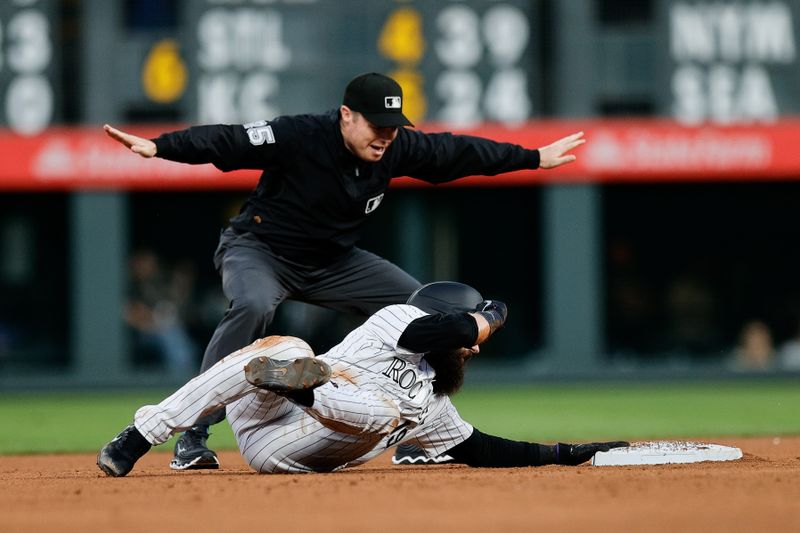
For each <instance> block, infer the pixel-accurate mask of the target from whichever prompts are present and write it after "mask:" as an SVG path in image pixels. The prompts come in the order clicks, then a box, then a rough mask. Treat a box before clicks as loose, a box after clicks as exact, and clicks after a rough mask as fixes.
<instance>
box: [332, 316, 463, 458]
mask: <svg viewBox="0 0 800 533" xmlns="http://www.w3.org/2000/svg"><path fill="white" fill-rule="evenodd" d="M425 315H426V313H425V312H423V311H421V310H420V309H418V308H416V307H414V306H411V305H405V304H401V305H391V306H388V307H385V308H383V309H381V310H380V311H378V312H377V313H375V314H374V315H372V316H371V317H370V318H369V319H368V320H367V321H366V322H365V323H364V324H363V325H361V326H360V327H358V328H356V329H355V330H353V331H352V332H351V333H350V334H349V335H347V337H345V338H344V340H343V341H342V342H341V343H339V344H338V345H336V346H334V347H333V348H332V349H331V350H329V351H328V352H327V353H325V354H322V355H320V356H319V357H321V358H323V359H325V360H326V361H327V362H328V363H329V364H331V367H332V369H333V376H332V378H331V381H332V382H333V383H335V382H336V381H337V380H347V381H350V380H352V382H355V384H356V385H357V386H358V388H359V389H362V390H363V389H369V390H371V391H373V392H374V393H376V394H379V395H380V396H381V398H382V399H383V401H384V402H385V403H386V404H387V407H390V409H387V410H383V411H381V412H376V413H375V417H376V418H377V417H384V418H385V419H384V420H380V419H379V420H376V426H380V427H383V428H385V432H386V435H385V436H384V437H383V440H382V441H381V442H379V443H378V445H377V446H376V447H375V448H374V449H373V450H372V451H371V452H369V453H368V454H366V455H365V456H363V457H361V458H360V459H359V460H358V461H357V462H350V465H353V464H357V463H362V462H364V461H367V460H369V459H371V458H372V457H374V456H376V455H378V454H380V453H381V452H383V451H384V450H385V449H386V448H387V447H390V446H394V445H396V444H400V443H403V442H409V441H413V442H415V443H416V444H418V445H420V446H421V447H422V448H424V449H425V450H426V451H427V452H428V453H429V454H430V455H433V456H435V455H439V454H441V453H444V452H446V451H447V450H449V449H450V448H452V447H453V446H455V445H457V444H460V443H461V442H463V441H464V440H466V439H467V438H468V437H469V436H470V435H471V434H472V431H473V428H472V426H471V425H470V424H468V423H467V422H465V421H464V420H462V419H461V417H460V416H459V414H458V412H457V411H456V408H455V406H453V404H452V403H451V401H450V398H449V397H447V396H446V395H443V394H440V395H437V394H434V392H433V383H432V382H433V380H434V379H435V372H434V370H433V368H431V367H430V366H429V365H428V363H427V361H425V360H424V359H423V354H420V353H414V352H411V351H409V350H406V349H405V348H402V347H400V346H398V344H397V342H398V340H399V338H400V336H401V335H402V334H403V332H404V331H405V329H406V327H407V326H408V325H409V324H410V323H411V322H412V321H413V320H415V319H417V318H419V317H422V316H425ZM383 432H384V431H381V433H383Z"/></svg>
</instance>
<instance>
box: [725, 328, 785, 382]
mask: <svg viewBox="0 0 800 533" xmlns="http://www.w3.org/2000/svg"><path fill="white" fill-rule="evenodd" d="M774 362H775V345H774V344H773V342H772V331H771V330H770V328H769V326H768V325H767V324H766V323H764V322H763V321H761V320H751V321H749V322H747V323H745V325H744V326H743V327H742V331H741V333H740V335H739V344H738V345H737V346H736V348H735V349H734V352H733V365H734V368H735V369H736V370H742V371H746V372H752V371H764V370H770V369H771V368H772V367H773V365H774Z"/></svg>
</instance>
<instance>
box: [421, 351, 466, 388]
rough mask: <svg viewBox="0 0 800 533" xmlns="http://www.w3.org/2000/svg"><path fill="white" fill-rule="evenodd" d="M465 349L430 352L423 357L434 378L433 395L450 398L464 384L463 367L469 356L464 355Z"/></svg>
mask: <svg viewBox="0 0 800 533" xmlns="http://www.w3.org/2000/svg"><path fill="white" fill-rule="evenodd" d="M464 351H467V350H465V349H463V348H462V349H459V350H451V351H448V352H432V353H429V354H427V355H426V356H425V360H426V361H428V364H429V365H431V367H433V370H434V371H435V372H436V377H435V378H434V379H433V392H434V394H446V395H447V396H450V395H451V394H455V393H456V392H458V389H460V388H461V386H462V385H463V384H464V367H465V366H466V359H468V358H469V355H471V354H465V353H463V352H464Z"/></svg>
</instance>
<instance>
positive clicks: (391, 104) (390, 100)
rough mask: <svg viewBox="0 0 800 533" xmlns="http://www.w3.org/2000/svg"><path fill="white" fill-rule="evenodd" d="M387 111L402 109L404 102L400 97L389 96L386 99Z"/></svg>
mask: <svg viewBox="0 0 800 533" xmlns="http://www.w3.org/2000/svg"><path fill="white" fill-rule="evenodd" d="M385 102H386V109H402V107H403V105H402V100H401V99H400V97H399V96H387V97H386V100H385Z"/></svg>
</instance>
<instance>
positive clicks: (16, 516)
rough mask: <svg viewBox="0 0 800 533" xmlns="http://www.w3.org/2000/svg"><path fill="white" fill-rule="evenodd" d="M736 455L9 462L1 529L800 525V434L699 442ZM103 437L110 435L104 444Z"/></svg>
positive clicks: (383, 531) (4, 464)
mask: <svg viewBox="0 0 800 533" xmlns="http://www.w3.org/2000/svg"><path fill="white" fill-rule="evenodd" d="M695 440H699V441H703V442H714V443H717V444H726V445H730V446H738V447H740V448H742V451H743V452H744V458H743V459H741V460H739V461H735V462H727V463H700V464H693V465H665V466H637V467H592V466H589V465H588V464H587V465H583V466H579V467H558V466H547V467H538V468H512V469H478V468H468V467H464V466H453V465H440V466H405V467H396V466H392V465H391V463H390V460H389V457H390V456H389V455H388V454H384V455H383V456H381V457H380V458H378V459H377V460H375V461H373V462H371V463H368V464H366V465H363V466H361V467H358V468H354V469H351V470H345V471H342V472H337V473H333V474H305V475H258V474H255V473H253V472H252V471H251V470H250V469H249V468H248V466H247V465H246V464H245V463H244V462H243V461H242V459H241V458H240V457H239V455H238V454H237V453H236V452H225V453H222V454H221V457H220V460H221V462H222V466H223V468H222V470H217V471H199V472H172V471H171V470H170V469H169V467H168V466H167V465H168V463H169V459H170V457H171V456H170V454H169V453H168V452H169V451H170V450H168V449H165V450H163V451H157V452H151V453H150V454H148V455H147V456H145V457H144V458H143V459H142V460H141V461H140V462H139V463H138V464H137V465H136V468H135V469H134V471H133V472H132V473H131V474H129V475H128V477H125V478H109V477H106V476H105V475H104V474H103V473H101V472H100V471H99V470H98V469H97V467H96V466H95V457H94V455H39V456H5V457H0V486H2V487H3V490H2V498H0V531H3V532H17V531H20V532H22V531H24V532H39V531H42V532H44V531H47V532H51V531H59V532H61V533H67V532H78V531H79V532H82V533H85V532H94V531H104V532H105V531H109V532H114V533H124V532H130V531H143V532H154V531H165V530H172V531H181V532H187V533H188V532H191V533H199V532H204V531H245V530H247V531H255V530H263V531H284V532H290V533H298V532H304V531H347V532H355V531H365V532H379V533H390V532H394V531H404V532H409V531H418V532H426V531H439V532H441V531H448V532H449V531H454V532H459V533H462V532H482V533H485V532H493V531H499V532H514V531H582V532H586V531H614V532H622V531H648V532H649V531H654V532H662V531H671V532H672V531H742V532H744V531H747V532H751V531H770V532H778V531H800V437H780V438H774V439H773V438H735V439H733V438H719V439H695ZM101 444H102V443H101Z"/></svg>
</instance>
